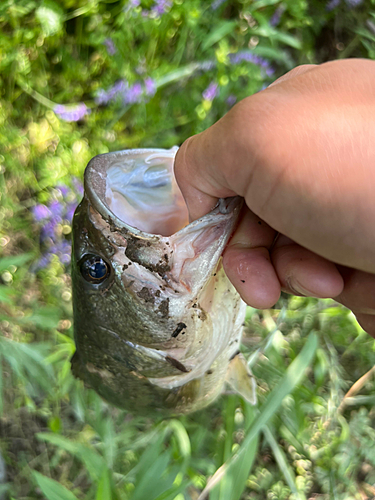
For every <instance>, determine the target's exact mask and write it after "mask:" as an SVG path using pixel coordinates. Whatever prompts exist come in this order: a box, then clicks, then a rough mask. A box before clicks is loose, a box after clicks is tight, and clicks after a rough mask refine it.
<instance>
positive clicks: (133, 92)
mask: <svg viewBox="0 0 375 500" xmlns="http://www.w3.org/2000/svg"><path fill="white" fill-rule="evenodd" d="M123 99H124V104H134V103H136V102H141V100H142V85H141V84H140V83H139V82H136V83H135V84H134V85H132V86H131V87H129V89H128V90H127V92H126V93H125V94H124V98H123Z"/></svg>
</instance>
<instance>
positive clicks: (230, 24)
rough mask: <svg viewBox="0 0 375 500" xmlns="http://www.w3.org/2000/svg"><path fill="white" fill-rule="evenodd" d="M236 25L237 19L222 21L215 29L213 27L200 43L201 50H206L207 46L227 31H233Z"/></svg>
mask: <svg viewBox="0 0 375 500" xmlns="http://www.w3.org/2000/svg"><path fill="white" fill-rule="evenodd" d="M236 27H237V21H224V22H222V23H220V24H219V26H218V27H217V28H216V29H213V30H212V31H211V33H210V34H209V35H208V36H207V37H206V38H205V40H204V42H203V43H202V50H207V49H208V48H209V47H211V46H212V45H214V44H215V43H217V42H219V41H220V40H221V39H222V38H224V37H225V36H226V35H228V34H229V33H233V31H234V30H235V28H236Z"/></svg>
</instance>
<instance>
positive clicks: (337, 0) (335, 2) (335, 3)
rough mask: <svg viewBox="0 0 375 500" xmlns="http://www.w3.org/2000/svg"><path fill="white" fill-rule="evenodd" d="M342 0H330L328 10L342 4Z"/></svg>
mask: <svg viewBox="0 0 375 500" xmlns="http://www.w3.org/2000/svg"><path fill="white" fill-rule="evenodd" d="M340 2H341V0H330V1H329V2H328V3H327V5H326V10H328V11H330V10H333V9H336V7H338V6H339V5H340Z"/></svg>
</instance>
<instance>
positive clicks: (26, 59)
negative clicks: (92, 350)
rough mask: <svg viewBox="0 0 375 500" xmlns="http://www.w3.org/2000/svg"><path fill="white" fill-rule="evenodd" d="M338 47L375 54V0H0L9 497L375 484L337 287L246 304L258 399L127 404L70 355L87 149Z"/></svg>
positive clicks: (0, 213) (196, 121) (131, 140)
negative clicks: (159, 415)
mask: <svg viewBox="0 0 375 500" xmlns="http://www.w3.org/2000/svg"><path fill="white" fill-rule="evenodd" d="M345 57H364V58H372V59H374V58H375V1H374V0H363V1H361V0H350V1H349V0H331V1H329V2H325V1H314V0H312V1H309V2H307V0H285V1H277V0H257V1H250V0H227V1H225V0H214V1H212V2H211V1H209V0H208V1H198V0H113V1H112V0H89V1H85V0H60V1H57V0H44V1H34V0H17V1H16V0H2V1H1V4H0V68H1V72H0V186H1V188H0V194H1V207H0V330H1V337H0V451H1V455H2V457H3V459H1V460H0V498H1V499H6V498H11V499H19V500H26V499H49V500H75V499H78V500H86V499H87V500H91V499H92V500H101V499H105V500H111V499H114V500H197V499H198V498H199V499H200V500H203V499H204V498H209V499H210V500H239V499H247V500H250V499H255V500H264V499H267V500H286V499H293V500H297V499H300V500H303V499H319V500H351V499H355V500H366V499H368V500H369V499H373V498H375V486H374V485H375V429H374V424H375V410H374V409H373V405H374V402H375V389H374V381H373V371H374V368H373V366H374V364H375V341H374V339H372V338H371V337H369V336H367V335H366V333H365V332H363V331H362V330H361V328H360V327H359V326H358V324H357V322H356V320H355V318H354V316H353V315H352V314H351V313H350V312H349V311H348V310H346V309H345V308H343V307H341V306H339V305H338V304H336V303H334V302H333V301H329V300H316V299H305V298H300V297H287V296H283V297H282V298H281V299H280V301H279V303H278V304H277V305H276V307H275V308H273V309H272V310H268V311H257V310H254V309H251V308H248V312H247V319H246V335H245V337H244V341H243V346H242V351H243V353H244V354H245V356H246V357H247V358H248V359H249V361H250V365H251V367H252V370H253V373H254V375H255V377H256V379H257V383H258V405H257V406H255V407H251V406H249V405H247V404H246V403H245V402H244V401H243V400H242V399H241V398H240V397H239V396H236V395H234V394H230V393H228V394H225V395H223V396H222V397H221V398H220V399H219V400H218V401H217V402H216V403H215V404H214V405H213V406H211V407H209V408H208V409H205V410H204V411H201V412H198V413H195V414H192V415H189V416H185V417H181V418H171V419H170V420H164V421H163V420H160V419H159V420H155V419H154V418H152V416H150V417H149V418H139V417H137V416H132V415H131V414H129V413H126V412H124V411H120V410H118V409H116V408H113V407H111V406H109V405H107V404H106V403H104V402H103V401H102V400H101V398H100V397H99V396H97V395H96V394H95V393H94V392H93V391H91V390H88V389H85V388H84V387H83V384H82V383H81V382H80V381H77V380H75V379H74V378H73V376H72V374H71V371H70V361H69V360H70V358H71V356H72V354H73V352H74V342H73V332H72V308H71V291H70V274H69V273H70V264H69V262H70V247H71V244H70V240H71V219H72V215H73V212H74V209H75V207H76V205H77V203H78V202H79V201H80V199H81V197H82V192H83V190H82V176H83V171H84V168H85V166H86V164H87V162H88V161H89V160H90V159H91V158H92V157H93V156H95V155H97V154H99V153H106V152H108V151H116V150H119V149H125V148H134V147H139V146H141V147H161V148H169V147H171V146H173V145H176V144H177V145H179V144H181V143H182V141H183V140H185V139H186V138H187V137H189V136H190V135H192V134H195V133H197V132H200V131H202V130H204V129H205V128H207V127H208V126H210V125H211V124H212V123H214V122H215V121H216V120H217V119H218V118H220V117H221V116H222V115H223V114H225V113H226V112H227V111H228V110H229V109H230V108H231V106H233V105H234V104H235V103H236V102H237V101H239V100H241V99H242V98H244V97H246V96H248V95H250V94H253V93H255V92H258V91H261V90H262V89H263V88H265V87H266V86H267V85H268V84H270V83H271V82H272V81H273V80H274V79H276V78H277V77H278V76H280V75H282V74H283V73H285V72H287V71H288V70H290V69H292V68H293V67H295V66H297V65H299V64H302V63H321V62H324V61H328V60H332V59H340V58H345ZM306 342H307V343H306ZM304 346H305V349H304V350H303V351H302V353H301V350H302V349H303V347H304ZM293 360H294V364H293V366H292V367H290V365H291V362H292V361H293ZM288 367H289V368H288ZM284 396H285V397H284ZM233 454H234V456H236V457H238V459H237V460H236V459H234V460H233V459H231V457H232V456H233ZM226 461H227V465H226V467H225V468H222V469H220V467H221V466H222V464H223V463H224V462H226ZM217 470H219V472H224V473H223V474H222V475H221V481H218V482H217V484H216V485H215V484H213V483H212V482H210V483H208V479H209V478H210V477H211V476H213V475H214V474H215V471H217ZM214 477H215V478H218V475H217V474H216V475H215V476H214ZM219 478H220V477H219ZM207 485H208V487H207V488H206V489H205V487H206V486H207ZM202 492H203V493H202Z"/></svg>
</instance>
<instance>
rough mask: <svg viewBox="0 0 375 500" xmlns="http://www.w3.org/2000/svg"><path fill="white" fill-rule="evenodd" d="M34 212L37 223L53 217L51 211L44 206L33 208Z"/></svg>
mask: <svg viewBox="0 0 375 500" xmlns="http://www.w3.org/2000/svg"><path fill="white" fill-rule="evenodd" d="M32 212H33V216H34V220H35V221H36V222H40V221H41V220H43V219H48V218H49V217H50V216H51V212H50V210H49V209H48V207H46V206H45V205H43V204H39V205H35V207H33V208H32Z"/></svg>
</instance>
